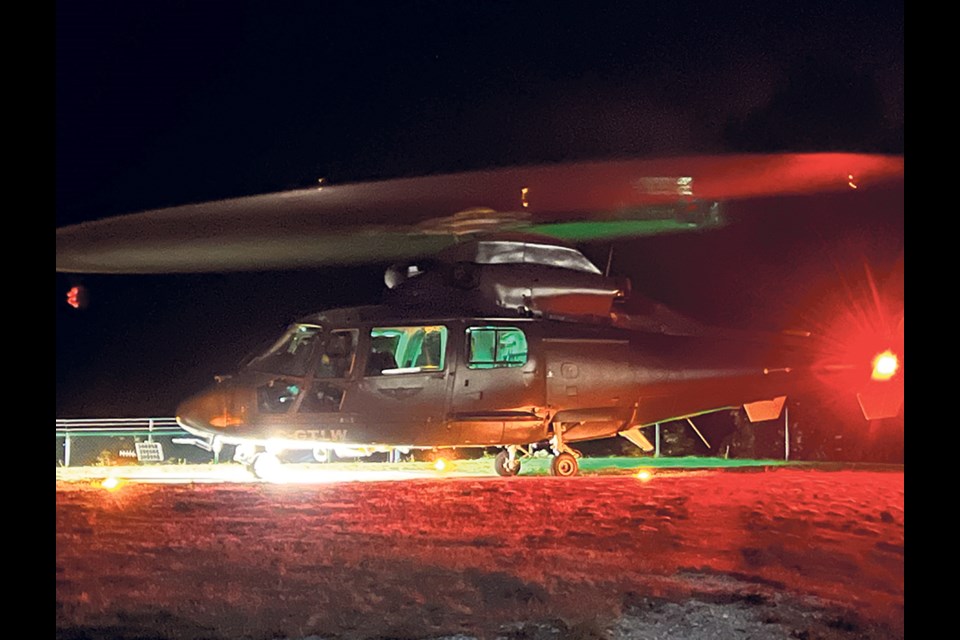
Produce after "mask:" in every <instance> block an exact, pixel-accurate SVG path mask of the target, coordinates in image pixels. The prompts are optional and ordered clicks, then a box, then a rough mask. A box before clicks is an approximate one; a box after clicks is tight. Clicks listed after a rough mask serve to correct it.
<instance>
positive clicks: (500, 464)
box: [493, 451, 520, 476]
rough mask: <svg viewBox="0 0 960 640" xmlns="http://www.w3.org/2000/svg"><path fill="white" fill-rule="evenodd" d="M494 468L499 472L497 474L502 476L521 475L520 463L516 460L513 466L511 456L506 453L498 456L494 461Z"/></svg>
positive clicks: (503, 452) (502, 452)
mask: <svg viewBox="0 0 960 640" xmlns="http://www.w3.org/2000/svg"><path fill="white" fill-rule="evenodd" d="M493 467H494V469H496V470H497V474H499V475H501V476H515V475H517V474H518V473H520V461H519V460H517V459H516V458H514V459H513V464H512V465H511V464H510V455H509V454H508V453H507V452H506V451H501V452H500V453H498V454H497V457H496V459H495V460H494V461H493Z"/></svg>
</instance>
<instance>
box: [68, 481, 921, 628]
mask: <svg viewBox="0 0 960 640" xmlns="http://www.w3.org/2000/svg"><path fill="white" fill-rule="evenodd" d="M903 480H904V476H903V473H902V472H867V471H837V472H824V471H811V470H795V469H779V470H773V471H767V472H749V473H748V472H730V471H703V472H689V471H688V472H674V473H668V472H665V471H661V472H657V473H655V475H654V476H653V477H652V478H651V479H650V480H648V481H645V482H644V481H641V480H638V479H636V478H633V477H630V476H615V477H581V478H572V479H559V478H550V477H526V478H525V477H518V478H509V479H501V478H448V479H440V480H434V479H415V480H408V481H389V482H365V483H356V482H350V483H340V484H322V485H270V484H205V485H148V484H126V485H123V484H121V486H119V487H118V488H116V489H114V490H113V491H107V490H105V489H103V488H101V487H100V486H99V484H93V483H67V482H59V483H58V485H57V569H56V570H57V629H58V637H60V638H124V637H126V638H133V637H137V638H168V637H169V638H254V639H260V638H304V637H318V638H341V637H342V638H437V637H451V636H452V637H459V638H471V637H481V638H493V637H506V638H516V639H519V638H529V639H539V638H574V637H579V638H602V637H614V638H712V637H717V638H728V637H730V638H737V637H742V638H748V637H749V638H755V639H758V638H791V637H794V638H809V639H811V640H812V639H814V638H823V639H834V638H899V637H902V635H903V571H904V568H903V567H904V556H903ZM457 634H463V635H457Z"/></svg>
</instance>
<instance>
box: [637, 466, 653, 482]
mask: <svg viewBox="0 0 960 640" xmlns="http://www.w3.org/2000/svg"><path fill="white" fill-rule="evenodd" d="M636 477H637V480H639V481H640V482H647V481H648V480H650V478H652V477H653V474H652V473H650V472H649V471H647V470H646V469H641V470H640V471H637V476H636Z"/></svg>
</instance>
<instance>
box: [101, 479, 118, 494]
mask: <svg viewBox="0 0 960 640" xmlns="http://www.w3.org/2000/svg"><path fill="white" fill-rule="evenodd" d="M100 486H101V487H102V488H104V489H106V490H107V491H116V490H117V489H119V488H120V481H119V480H117V479H116V478H105V479H104V480H103V482H101V483H100Z"/></svg>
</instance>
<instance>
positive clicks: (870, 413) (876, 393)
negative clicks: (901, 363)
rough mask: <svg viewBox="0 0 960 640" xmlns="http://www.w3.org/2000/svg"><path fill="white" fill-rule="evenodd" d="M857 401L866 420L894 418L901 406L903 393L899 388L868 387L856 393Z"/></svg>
mask: <svg viewBox="0 0 960 640" xmlns="http://www.w3.org/2000/svg"><path fill="white" fill-rule="evenodd" d="M857 401H859V402H860V410H861V411H862V412H863V417H864V418H866V419H867V420H880V419H882V418H895V417H897V414H899V413H900V407H902V406H903V393H902V392H900V391H899V390H893V391H888V390H886V389H868V390H867V391H861V392H860V393H858V394H857Z"/></svg>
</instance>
